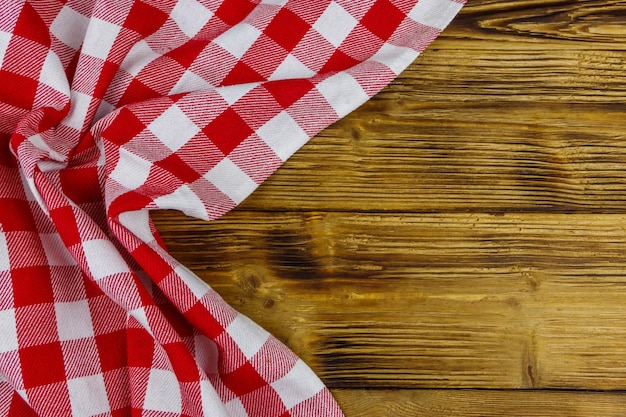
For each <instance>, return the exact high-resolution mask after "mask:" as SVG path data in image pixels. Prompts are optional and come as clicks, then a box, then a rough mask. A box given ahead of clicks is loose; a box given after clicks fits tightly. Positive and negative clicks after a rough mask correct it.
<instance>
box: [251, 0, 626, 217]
mask: <svg viewBox="0 0 626 417" xmlns="http://www.w3.org/2000/svg"><path fill="white" fill-rule="evenodd" d="M624 13H626V3H624V2H623V1H584V2H580V1H528V0H523V1H509V2H502V1H492V0H483V1H480V0H473V1H471V2H470V4H468V5H467V6H466V8H465V9H464V10H463V12H462V14H461V16H459V17H458V19H456V20H455V21H454V22H453V24H452V25H451V26H450V27H449V28H448V29H447V30H446V31H445V32H444V34H443V35H442V36H441V37H440V38H438V39H437V40H436V41H435V43H433V45H432V46H431V48H429V49H427V50H426V51H425V52H424V53H423V54H422V56H421V57H420V58H418V60H417V61H416V63H415V64H414V65H412V66H411V67H410V68H409V69H408V70H407V71H406V72H405V73H404V74H403V75H402V76H401V77H400V78H399V79H398V80H397V81H396V82H394V83H393V84H392V85H391V86H389V87H388V88H386V89H384V90H383V91H382V92H381V94H379V95H378V96H377V97H375V98H374V99H373V100H372V101H370V102H368V103H366V104H365V105H364V106H362V107H361V108H360V109H358V110H357V111H356V112H354V113H352V114H351V115H349V116H348V117H347V118H345V119H343V120H342V121H340V122H338V123H336V124H335V125H334V126H332V127H331V128H329V129H326V130H325V131H323V132H321V133H320V134H319V135H318V136H317V137H316V138H314V139H313V140H312V141H311V142H310V143H309V144H308V145H306V146H305V147H304V148H303V149H302V150H301V151H300V152H299V153H298V154H296V155H295V156H294V157H293V158H292V159H291V160H289V161H288V162H287V163H286V164H285V165H284V167H283V168H281V169H280V170H279V171H278V172H277V173H276V174H275V175H274V176H273V177H272V178H271V179H270V180H269V181H267V182H266V183H265V184H263V186H261V188H260V189H259V190H258V192H257V193H255V195H254V198H253V199H249V200H248V201H246V202H245V203H244V207H245V208H247V209H250V210H344V211H396V212H397V211H407V212H431V211H439V210H444V211H449V210H452V211H467V210H472V211H491V212H494V211H511V210H515V211H519V210H523V211H529V210H531V211H532V210H535V211H537V210H538V211H545V210H556V211H584V212H590V211H595V212H624V208H625V207H626V204H624V203H625V202H626V179H624V177H625V176H624V172H625V168H626V152H625V148H624V146H623V143H624V138H625V137H626V118H624V117H623V106H622V104H621V103H622V102H623V101H624V98H625V97H626V71H625V69H626V42H623V41H624V40H626V32H625V30H624V25H623V15H624Z"/></svg>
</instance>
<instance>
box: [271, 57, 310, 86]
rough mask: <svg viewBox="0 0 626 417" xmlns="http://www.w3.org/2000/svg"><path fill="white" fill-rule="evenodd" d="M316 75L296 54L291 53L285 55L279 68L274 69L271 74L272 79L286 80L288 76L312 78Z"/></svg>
mask: <svg viewBox="0 0 626 417" xmlns="http://www.w3.org/2000/svg"><path fill="white" fill-rule="evenodd" d="M313 75H315V72H314V71H313V70H311V69H310V68H309V67H307V66H306V65H304V64H303V63H302V62H300V61H299V60H298V58H296V57H295V56H293V55H291V54H289V55H287V56H286V57H285V59H284V60H283V62H281V63H280V65H279V66H278V68H276V70H274V72H273V73H272V75H271V76H270V78H269V79H270V81H272V80H285V79H288V78H311V77H312V76H313Z"/></svg>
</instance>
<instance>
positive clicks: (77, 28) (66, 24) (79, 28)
mask: <svg viewBox="0 0 626 417" xmlns="http://www.w3.org/2000/svg"><path fill="white" fill-rule="evenodd" d="M88 26H89V18H88V17H86V16H83V15H82V14H80V13H78V12H77V11H75V10H74V9H72V8H71V7H68V6H64V7H63V8H62V9H61V11H60V12H59V14H58V15H57V17H56V19H54V21H53V22H52V25H50V32H52V34H53V35H54V36H56V37H57V38H58V39H59V40H60V41H61V42H63V43H64V44H66V45H67V46H69V47H70V48H72V49H74V50H76V49H78V48H79V47H80V45H81V44H82V43H83V40H84V39H85V33H86V32H87V27H88Z"/></svg>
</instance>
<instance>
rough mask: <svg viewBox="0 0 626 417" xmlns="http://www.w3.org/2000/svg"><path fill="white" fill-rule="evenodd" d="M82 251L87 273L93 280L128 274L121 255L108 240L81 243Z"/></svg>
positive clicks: (128, 270)
mask: <svg viewBox="0 0 626 417" xmlns="http://www.w3.org/2000/svg"><path fill="white" fill-rule="evenodd" d="M83 251H84V252H85V259H86V260H87V265H88V267H89V271H90V272H91V275H92V276H93V279H95V280H99V279H102V278H104V277H108V276H111V275H115V274H121V273H125V272H130V269H128V265H127V264H126V261H125V260H124V258H122V255H120V254H119V252H118V251H117V249H116V248H115V246H113V244H112V243H111V242H109V241H108V240H103V239H94V240H88V241H86V242H83Z"/></svg>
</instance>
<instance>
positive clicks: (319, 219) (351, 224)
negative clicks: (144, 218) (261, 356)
mask: <svg viewBox="0 0 626 417" xmlns="http://www.w3.org/2000/svg"><path fill="white" fill-rule="evenodd" d="M158 224H159V227H160V228H161V229H165V232H164V236H163V237H164V238H165V239H166V241H167V242H168V246H169V249H170V250H171V252H172V253H173V254H174V256H176V257H177V258H178V259H179V260H180V261H181V262H183V263H184V264H185V265H187V266H189V267H190V268H191V269H193V270H194V271H195V272H196V273H198V274H199V275H200V277H201V278H203V279H204V280H205V281H207V282H209V283H210V284H211V285H212V286H213V287H214V288H215V289H216V290H217V291H218V292H219V293H221V294H222V295H223V297H224V298H225V299H226V301H228V302H229V303H231V304H232V305H234V306H235V308H237V309H238V310H240V311H241V312H243V313H244V314H247V315H249V316H250V317H254V318H255V320H257V321H258V322H259V323H260V324H262V325H263V326H265V327H266V328H268V329H269V330H270V331H272V333H274V334H275V335H277V336H278V337H279V338H280V339H282V340H283V341H284V342H286V343H287V344H288V345H289V346H291V347H292V348H293V349H294V350H295V351H296V353H298V354H299V355H301V356H302V357H303V358H304V359H305V360H306V361H307V362H308V363H309V364H311V366H313V367H314V368H315V369H317V370H318V371H319V372H320V375H321V376H323V377H324V379H325V380H326V382H327V383H328V384H329V385H330V386H331V387H359V386H366V387H369V388H390V387H395V388H406V387H421V388H442V387H465V388H486V387H489V388H580V389H613V390H614V389H626V355H624V352H626V324H625V323H626V310H625V309H624V308H623V306H624V300H625V299H626V215H622V214H615V215H598V214H547V213H534V214H529V213H521V214H519V213H518V214H516V213H507V214H504V215H491V214H478V213H471V214H437V215H433V214H430V215H426V214H411V215H409V214H404V215H391V214H363V213H357V214H353V213H286V212H282V213H260V212H257V213H250V212H244V211H239V212H235V213H231V215H229V216H225V217H224V218H222V219H220V220H217V221H215V222H213V223H205V222H201V221H196V220H184V221H183V220H181V219H179V218H178V216H160V217H159V223H158Z"/></svg>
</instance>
